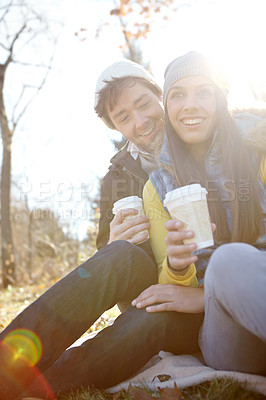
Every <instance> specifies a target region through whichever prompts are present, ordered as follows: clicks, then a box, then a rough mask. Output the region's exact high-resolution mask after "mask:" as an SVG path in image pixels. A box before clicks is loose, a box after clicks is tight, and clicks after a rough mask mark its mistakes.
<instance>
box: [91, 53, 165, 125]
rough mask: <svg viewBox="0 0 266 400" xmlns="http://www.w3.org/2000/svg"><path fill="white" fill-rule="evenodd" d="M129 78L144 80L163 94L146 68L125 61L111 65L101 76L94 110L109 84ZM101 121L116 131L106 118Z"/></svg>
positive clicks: (98, 81)
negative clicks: (101, 93) (102, 92)
mask: <svg viewBox="0 0 266 400" xmlns="http://www.w3.org/2000/svg"><path fill="white" fill-rule="evenodd" d="M128 76H129V77H130V76H131V77H134V78H143V79H145V80H146V81H148V82H150V83H151V84H152V85H153V86H155V87H156V88H157V89H158V91H159V92H161V88H160V86H159V85H158V84H157V83H156V82H155V80H154V78H153V76H152V75H151V74H150V73H149V72H148V71H147V70H146V69H145V68H143V67H142V65H140V64H137V63H135V62H133V61H130V60H126V59H125V60H121V61H117V62H115V63H114V64H112V65H110V66H109V67H107V68H106V69H105V70H104V71H103V72H102V73H101V75H100V76H99V78H98V80H97V83H96V89H95V102H94V108H96V107H97V105H98V102H99V94H100V92H101V90H102V89H103V88H104V87H105V86H106V85H107V84H108V82H112V81H113V80H115V79H119V78H125V77H128ZM101 119H102V121H103V122H104V123H105V124H106V125H107V126H108V128H111V129H114V127H113V126H112V125H110V122H108V121H107V120H106V119H105V118H104V117H101Z"/></svg>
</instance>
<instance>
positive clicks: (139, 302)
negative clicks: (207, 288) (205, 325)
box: [131, 284, 204, 313]
mask: <svg viewBox="0 0 266 400" xmlns="http://www.w3.org/2000/svg"><path fill="white" fill-rule="evenodd" d="M131 305H132V306H135V307H137V308H146V311H148V312H151V313H152V312H158V311H176V312H184V313H200V312H202V311H204V289H203V288H192V287H187V286H181V285H161V284H157V285H152V286H150V287H148V288H147V289H145V290H144V291H143V292H142V293H141V294H140V295H139V296H138V297H137V298H136V299H134V300H133V301H132V303H131Z"/></svg>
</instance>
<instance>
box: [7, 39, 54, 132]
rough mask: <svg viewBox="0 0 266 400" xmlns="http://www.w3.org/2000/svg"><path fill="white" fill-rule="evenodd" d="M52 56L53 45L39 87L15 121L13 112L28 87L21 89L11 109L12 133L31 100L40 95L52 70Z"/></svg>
mask: <svg viewBox="0 0 266 400" xmlns="http://www.w3.org/2000/svg"><path fill="white" fill-rule="evenodd" d="M54 56H55V44H54V51H53V53H52V55H51V58H50V61H49V63H48V66H47V67H46V69H47V71H46V74H45V76H44V78H43V79H42V81H41V83H40V85H39V86H38V87H37V88H36V92H35V93H34V95H33V96H32V97H31V99H29V101H28V102H27V103H26V104H25V106H24V107H23V109H22V110H21V112H20V113H19V115H18V116H17V118H16V119H15V112H16V109H17V106H18V105H19V103H20V101H21V99H22V97H23V94H24V92H25V90H26V89H27V88H30V85H26V86H24V87H23V89H22V92H21V95H20V97H19V99H18V101H17V103H16V104H15V106H14V108H13V113H12V123H13V132H14V131H15V129H16V127H17V124H18V122H19V120H20V119H21V118H22V117H23V115H24V114H25V112H26V110H27V109H28V107H29V105H30V104H31V103H32V102H33V100H34V99H35V98H36V97H37V95H38V94H39V93H40V91H41V89H42V88H43V86H44V84H45V83H46V80H47V77H48V75H49V72H50V70H51V68H52V64H53V60H54Z"/></svg>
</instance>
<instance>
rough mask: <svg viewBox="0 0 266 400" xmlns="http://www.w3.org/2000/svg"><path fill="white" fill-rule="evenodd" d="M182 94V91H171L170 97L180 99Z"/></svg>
mask: <svg viewBox="0 0 266 400" xmlns="http://www.w3.org/2000/svg"><path fill="white" fill-rule="evenodd" d="M183 96H184V93H183V92H173V93H172V94H171V98H172V99H180V98H181V97H183Z"/></svg>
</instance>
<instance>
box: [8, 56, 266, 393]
mask: <svg viewBox="0 0 266 400" xmlns="http://www.w3.org/2000/svg"><path fill="white" fill-rule="evenodd" d="M152 101H153V97H152V95H151V96H150V97H149V96H148V97H147V100H146V102H145V104H144V105H143V107H151V105H152ZM163 104H164V110H165V138H164V142H163V145H162V149H161V153H160V159H159V161H160V166H159V168H158V169H156V170H155V171H153V172H152V173H151V175H150V180H149V181H148V182H147V184H146V186H145V188H144V193H143V201H144V208H145V211H146V214H147V215H148V216H151V218H150V221H149V223H150V243H151V246H152V249H153V252H154V256H155V259H156V264H155V262H154V260H153V259H152V258H151V257H150V256H149V255H148V254H147V253H146V252H145V251H144V250H143V249H142V248H140V246H137V245H134V244H131V243H129V242H128V241H126V240H117V241H113V242H112V243H110V244H109V245H107V246H105V247H103V248H102V249H101V250H99V251H98V252H97V253H96V254H95V255H94V256H93V257H91V258H90V259H89V260H87V261H86V262H85V263H83V264H82V265H80V266H79V267H77V268H76V269H75V270H73V271H72V272H71V273H70V274H68V275H67V276H66V277H64V278H63V279H62V280H60V281H59V282H58V283H56V284H55V285H54V286H52V287H51V288H50V289H49V290H48V291H47V292H45V293H44V294H43V295H42V296H41V297H39V298H38V299H37V300H36V301H35V302H34V303H32V304H31V305H30V306H29V307H27V308H26V309H25V310H24V311H23V312H22V313H21V314H19V315H18V316H17V317H16V318H15V319H14V320H13V321H12V322H11V323H10V325H9V326H7V327H6V329H5V330H4V331H3V332H2V333H1V335H0V339H1V347H0V399H1V400H7V399H8V400H12V399H16V398H23V397H25V398H26V397H34V396H35V397H39V398H47V399H55V398H56V396H57V395H59V394H62V393H67V392H70V391H72V390H77V389H80V388H81V387H83V388H86V387H88V386H90V385H91V386H94V387H98V388H107V387H111V386H114V385H116V384H117V383H119V382H122V381H123V380H125V379H127V378H129V377H130V376H132V375H133V374H135V373H136V372H137V371H138V370H139V369H140V368H141V367H142V366H144V365H145V363H146V362H147V361H148V360H149V359H150V358H152V357H153V356H154V355H156V354H157V353H158V352H159V351H160V350H165V351H169V352H172V353H174V354H184V353H186V354H191V353H195V352H198V351H201V352H202V355H203V358H204V360H205V363H206V364H207V365H209V366H211V367H213V368H215V369H218V370H232V371H240V372H246V373H251V374H261V375H266V363H265V360H266V319H265V316H266V290H265V287H266V252H265V249H266V246H265V245H266V235H265V223H266V219H265V213H266V157H265V156H266V125H265V121H263V120H262V119H261V118H259V117H256V116H254V115H253V114H249V113H241V114H239V115H238V114H234V115H233V116H232V115H231V114H230V112H229V110H228V106H227V97H226V88H225V87H224V85H223V80H221V79H220V75H219V74H218V73H217V71H216V69H215V68H214V66H213V65H212V64H211V63H210V62H209V60H208V59H207V58H206V57H205V56H204V55H203V54H201V53H198V52H190V53H188V54H186V55H184V56H182V57H179V58H177V59H175V60H173V61H172V62H171V63H170V64H169V65H168V67H167V69H166V71H165V81H164V88H163ZM127 118H132V117H131V116H130V115H129V116H127V115H126V116H123V120H122V121H121V123H126V120H127ZM191 183H200V184H201V186H203V187H205V188H207V190H208V196H207V197H208V206H209V212H210V218H211V222H212V229H213V232H214V246H212V247H209V248H207V249H201V250H197V245H196V244H195V243H192V244H191V243H190V244H184V240H185V239H187V238H193V237H194V232H193V231H190V230H186V229H185V230H184V229H183V228H184V227H183V224H182V222H181V221H178V220H172V219H171V217H170V214H169V213H168V210H167V209H166V208H164V206H163V201H164V198H165V195H166V193H167V192H169V191H170V190H172V189H174V188H178V187H181V186H186V185H188V184H191ZM119 302H123V304H127V306H126V307H125V311H124V312H123V313H122V314H121V315H120V316H119V317H118V318H117V319H116V320H115V322H114V323H113V325H112V326H110V327H107V328H105V329H103V330H102V331H100V332H99V333H98V334H97V335H96V336H95V337H94V338H92V339H89V340H87V341H85V342H84V343H83V344H82V345H81V346H77V347H71V348H68V347H69V346H70V345H71V344H73V342H74V341H75V340H76V339H78V338H79V337H80V336H81V335H82V334H83V333H84V332H86V331H87V330H88V328H89V327H90V326H91V325H92V324H93V323H94V322H95V321H96V319H97V318H98V317H99V316H100V315H101V314H102V313H103V312H104V311H106V310H107V309H109V308H111V307H113V306H114V305H115V304H116V303H119Z"/></svg>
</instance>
